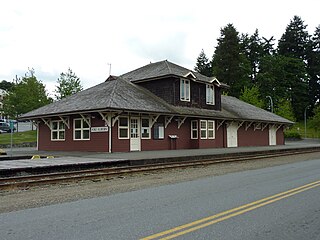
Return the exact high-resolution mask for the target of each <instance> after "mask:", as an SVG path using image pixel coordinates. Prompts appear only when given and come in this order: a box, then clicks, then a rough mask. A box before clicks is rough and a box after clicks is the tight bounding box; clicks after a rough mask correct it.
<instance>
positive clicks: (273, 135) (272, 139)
mask: <svg viewBox="0 0 320 240" xmlns="http://www.w3.org/2000/svg"><path fill="white" fill-rule="evenodd" d="M269 145H270V146H273V145H277V129H276V127H275V126H272V127H270V128H269Z"/></svg>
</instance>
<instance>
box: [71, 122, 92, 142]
mask: <svg viewBox="0 0 320 240" xmlns="http://www.w3.org/2000/svg"><path fill="white" fill-rule="evenodd" d="M73 139H74V140H90V119H89V118H86V120H84V119H83V118H77V119H74V120H73Z"/></svg>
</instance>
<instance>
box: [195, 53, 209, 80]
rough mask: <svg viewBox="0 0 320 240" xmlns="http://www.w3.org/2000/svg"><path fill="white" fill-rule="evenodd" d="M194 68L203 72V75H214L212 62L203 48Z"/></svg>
mask: <svg viewBox="0 0 320 240" xmlns="http://www.w3.org/2000/svg"><path fill="white" fill-rule="evenodd" d="M194 70H195V71H196V72H198V73H201V74H202V75H205V76H207V77H212V66H211V62H210V61H209V59H208V58H207V55H206V54H205V53H204V50H203V49H202V50H201V52H200V54H199V56H198V58H197V63H196V66H195V68H194Z"/></svg>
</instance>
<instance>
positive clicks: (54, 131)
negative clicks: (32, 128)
mask: <svg viewBox="0 0 320 240" xmlns="http://www.w3.org/2000/svg"><path fill="white" fill-rule="evenodd" d="M63 140H65V126H64V123H63V122H62V121H61V120H58V121H51V141H63Z"/></svg>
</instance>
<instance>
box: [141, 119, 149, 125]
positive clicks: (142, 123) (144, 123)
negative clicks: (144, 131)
mask: <svg viewBox="0 0 320 240" xmlns="http://www.w3.org/2000/svg"><path fill="white" fill-rule="evenodd" d="M141 126H142V127H149V119H147V118H142V120H141Z"/></svg>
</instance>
